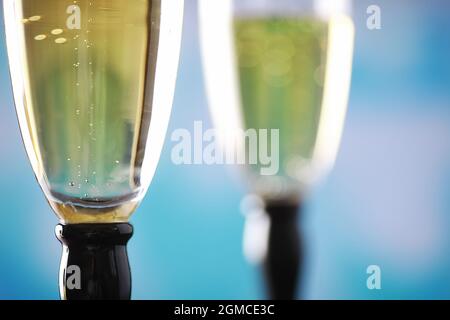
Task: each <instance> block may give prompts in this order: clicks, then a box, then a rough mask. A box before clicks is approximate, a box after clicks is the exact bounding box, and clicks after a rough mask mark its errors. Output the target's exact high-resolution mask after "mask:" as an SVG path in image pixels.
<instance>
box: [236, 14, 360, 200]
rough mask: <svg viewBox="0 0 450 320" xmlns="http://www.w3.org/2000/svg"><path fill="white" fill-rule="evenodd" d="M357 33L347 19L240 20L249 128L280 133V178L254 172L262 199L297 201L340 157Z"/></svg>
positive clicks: (243, 102)
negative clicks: (354, 40)
mask: <svg viewBox="0 0 450 320" xmlns="http://www.w3.org/2000/svg"><path fill="white" fill-rule="evenodd" d="M353 37H354V28H353V23H352V21H351V20H350V19H349V18H348V17H347V16H344V15H336V16H333V17H332V18H331V19H330V20H329V21H328V20H321V19H313V18H308V17H299V18H296V17H278V16H275V17H263V18H260V17H256V18H251V17H250V18H249V17H243V18H237V19H235V21H234V39H235V48H236V52H235V53H236V58H237V63H238V77H239V89H240V92H239V93H240V102H241V106H242V110H243V112H242V116H243V122H244V127H245V128H256V129H278V130H279V145H278V146H274V145H273V141H271V140H269V142H268V144H269V145H270V148H269V150H274V149H278V150H279V171H278V173H277V174H276V175H275V176H261V175H260V174H259V173H260V172H261V171H260V169H261V164H260V163H258V164H256V165H253V166H250V168H251V170H250V171H251V172H252V173H253V174H252V177H253V178H254V179H253V180H254V181H255V182H254V188H255V192H257V193H260V194H261V195H263V196H264V197H266V198H274V199H277V198H292V199H296V198H297V197H298V193H299V192H300V191H301V190H302V188H304V186H308V184H309V183H311V182H313V181H314V179H315V178H316V177H318V176H320V174H322V172H325V171H326V170H328V169H329V168H330V167H331V166H332V164H333V162H334V159H335V157H336V153H337V150H338V147H339V142H340V137H341V132H342V129H343V123H344V119H345V113H346V108H347V99H348V91H349V87H350V75H351V60H352V52H353Z"/></svg>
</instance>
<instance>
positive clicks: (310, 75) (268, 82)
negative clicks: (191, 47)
mask: <svg viewBox="0 0 450 320" xmlns="http://www.w3.org/2000/svg"><path fill="white" fill-rule="evenodd" d="M350 13H351V2H350V1H348V0H295V1H294V0H277V1H271V0H224V1H221V2H220V3H218V2H217V1H214V2H213V1H209V0H200V2H199V19H200V38H201V47H202V58H203V67H204V75H205V83H206V90H207V95H208V100H209V107H210V113H211V116H212V119H213V122H214V125H215V127H216V128H217V129H218V131H219V138H220V142H221V145H222V148H223V150H225V151H227V154H228V152H230V153H232V152H233V150H234V152H241V153H244V154H246V155H247V158H246V160H247V162H249V161H250V159H251V155H250V151H249V149H251V147H249V146H248V145H247V144H246V142H247V140H245V136H244V137H243V136H242V132H243V130H248V129H257V130H260V129H268V130H273V129H275V130H276V132H277V135H274V136H271V138H270V139H269V138H267V140H266V141H265V142H266V143H267V144H268V145H269V147H270V148H268V149H269V150H272V151H276V154H277V155H278V157H276V158H275V160H278V167H277V169H278V170H276V171H275V172H273V173H270V174H267V173H264V170H263V169H264V168H265V164H264V162H263V161H261V159H259V160H258V161H256V162H252V163H247V165H246V166H245V167H244V170H243V177H245V178H246V180H247V181H248V182H249V190H250V196H247V197H246V198H245V201H243V207H244V210H245V211H246V215H247V222H246V227H245V231H244V232H245V234H244V250H245V251H246V253H247V256H248V257H249V258H251V259H253V260H256V261H259V262H263V265H264V270H265V275H266V279H267V287H268V289H269V295H270V297H271V298H273V299H292V298H294V297H295V296H296V292H297V287H296V284H297V282H298V277H299V272H300V270H301V262H302V254H301V252H302V248H301V236H300V234H299V230H298V229H297V215H298V212H299V211H301V206H302V202H303V199H304V198H305V197H306V196H307V194H308V192H309V190H310V189H311V187H312V186H313V185H314V184H315V183H316V182H317V181H319V180H320V178H322V177H323V176H325V175H326V174H327V172H328V171H329V170H330V169H331V168H332V166H333V163H334V161H335V158H336V154H337V151H338V147H339V143H340V138H341V133H342V129H343V125H344V119H345V114H346V108H347V100H348V92H349V88H350V80H351V69H352V54H353V39H354V26H353V22H352V20H351V18H350ZM236 132H238V133H236ZM259 146H260V147H261V141H259ZM236 150H238V151H236ZM272 155H273V154H272ZM250 162H251V161H250ZM266 169H267V168H266Z"/></svg>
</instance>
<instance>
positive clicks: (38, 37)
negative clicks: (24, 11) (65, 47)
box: [22, 16, 67, 44]
mask: <svg viewBox="0 0 450 320" xmlns="http://www.w3.org/2000/svg"><path fill="white" fill-rule="evenodd" d="M41 19H42V17H41V16H31V17H29V18H24V19H22V23H24V24H29V23H35V22H38V21H41ZM63 32H64V30H63V29H60V28H56V29H53V30H50V35H53V36H56V37H57V38H55V40H54V41H55V43H56V44H64V43H66V42H67V39H66V38H64V37H58V36H59V35H61V34H63ZM48 37H49V36H48V35H47V34H44V33H42V34H38V35H36V36H35V37H34V40H36V41H42V40H45V39H47V38H48Z"/></svg>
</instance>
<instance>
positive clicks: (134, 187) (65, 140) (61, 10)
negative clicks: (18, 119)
mask: <svg viewBox="0 0 450 320" xmlns="http://www.w3.org/2000/svg"><path fill="white" fill-rule="evenodd" d="M15 10H16V12H15V14H16V18H17V24H18V28H20V29H21V30H22V32H20V34H21V35H22V36H23V38H22V39H18V40H19V41H20V42H21V46H20V48H22V51H23V52H20V54H21V55H22V59H23V64H24V66H25V72H24V73H25V74H24V75H23V77H24V83H25V92H24V95H25V97H24V100H25V106H24V108H25V114H26V120H27V121H26V122H27V123H26V124H24V123H21V126H24V125H26V126H27V127H28V131H29V136H25V135H24V137H23V138H24V140H26V139H30V140H31V143H32V146H33V148H32V152H33V153H34V156H35V158H36V162H37V163H36V165H35V166H34V169H35V172H36V175H37V178H38V180H39V182H40V184H41V187H42V189H43V190H44V192H45V193H46V196H47V199H48V200H49V202H50V204H51V206H52V208H53V209H54V210H55V212H56V213H57V215H58V216H59V218H60V219H61V221H62V222H64V223H94V222H122V221H127V220H128V218H129V216H130V215H131V213H132V212H133V211H134V209H135V208H136V206H137V202H138V200H139V197H140V194H141V192H142V190H141V183H140V171H141V165H142V157H143V152H144V148H145V140H146V138H147V131H148V122H149V121H150V120H149V118H150V114H151V110H150V107H148V106H146V105H144V95H145V93H146V92H145V87H146V82H147V81H149V79H148V78H149V75H148V70H152V65H151V64H154V63H155V60H154V59H152V58H148V57H149V56H150V57H152V56H154V54H153V55H152V52H153V53H154V52H156V48H153V47H151V46H150V45H149V43H150V37H152V38H155V37H156V38H157V37H158V32H159V14H160V6H159V1H152V0H126V1H124V0H78V1H63V0H40V1H36V0H15ZM77 23H78V25H77ZM152 43H153V42H152ZM155 43H157V42H155ZM156 46H157V45H156ZM149 51H150V53H149ZM149 64H150V67H148V65H149ZM150 76H151V75H150ZM28 152H30V151H29V150H28Z"/></svg>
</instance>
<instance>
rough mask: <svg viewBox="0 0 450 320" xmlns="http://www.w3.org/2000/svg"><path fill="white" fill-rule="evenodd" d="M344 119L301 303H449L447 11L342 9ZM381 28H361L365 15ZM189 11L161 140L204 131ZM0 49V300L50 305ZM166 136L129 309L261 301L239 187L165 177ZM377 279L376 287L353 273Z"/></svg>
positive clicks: (53, 257) (211, 178)
mask: <svg viewBox="0 0 450 320" xmlns="http://www.w3.org/2000/svg"><path fill="white" fill-rule="evenodd" d="M355 2H356V6H355V8H354V19H355V23H356V28H357V34H356V48H355V59H354V74H353V84H352V92H351V97H350V104H349V113H348V117H347V122H346V126H345V132H344V136H343V141H342V147H341V150H340V153H339V156H338V159H337V162H336V166H335V169H334V170H333V172H332V173H331V174H330V175H329V177H328V178H327V179H326V180H325V181H324V182H323V183H321V184H320V185H319V186H317V187H316V188H315V190H314V191H313V193H312V196H311V199H310V201H309V203H308V206H307V210H306V212H305V214H304V216H303V219H302V221H301V227H302V228H303V230H304V232H305V235H306V240H307V261H306V269H307V270H306V274H305V284H304V287H303V297H304V298H307V299H315V298H331V299H348V298H353V299H379V298H386V299H396V298H404V299H417V298H425V299H442V298H450V272H449V270H450V258H449V253H450V236H449V232H448V231H449V230H450V216H449V213H450V200H449V197H448V194H449V192H450V59H449V57H450V36H449V34H450V19H449V15H450V13H449V12H450V11H449V8H450V5H449V4H448V1H444V0H433V1H427V2H424V1H419V0H415V1H413V0H408V1H406V0H404V1H400V0H398V1H381V0H378V1H370V2H369V1H365V0H358V1H355ZM370 4H378V5H379V6H380V7H381V9H382V29H381V30H376V31H369V30H368V29H367V28H366V18H367V14H366V8H367V7H368V6H369V5H370ZM196 10H197V8H196V1H194V0H186V12H185V22H184V37H183V43H182V55H181V62H180V69H179V77H178V83H177V90H176V94H175V101H174V108H173V113H172V118H171V123H170V128H169V134H170V132H171V131H172V130H174V129H177V128H187V129H192V127H193V121H195V120H203V121H205V126H210V121H209V116H208V111H207V104H206V99H205V94H204V89H203V78H202V71H201V61H200V55H199V48H198V30H197V28H198V25H197V13H196ZM1 31H2V32H0V34H1V42H0V83H1V84H2V85H1V86H0V168H1V173H0V201H1V203H2V206H1V209H0V215H1V230H0V299H58V298H59V296H58V284H57V274H58V268H59V260H60V254H61V248H60V244H59V243H58V241H57V240H56V239H55V237H54V231H53V230H54V226H55V224H56V223H57V219H56V217H55V216H54V214H52V212H51V210H50V208H49V206H48V205H47V203H46V201H45V199H44V196H43V194H42V192H41V190H40V189H39V187H38V184H37V183H36V181H35V179H34V175H33V172H32V170H31V167H30V165H29V163H28V160H27V158H26V155H25V151H24V148H23V146H22V142H21V138H20V133H19V129H18V125H17V121H16V116H15V111H14V104H13V99H12V94H11V86H10V81H9V74H8V64H7V57H6V50H5V43H4V35H3V30H1ZM172 145H173V143H172V142H171V141H170V139H167V142H166V145H165V148H164V152H163V154H162V156H161V161H160V164H159V167H158V171H157V173H156V176H155V178H154V180H153V182H152V185H151V187H150V189H149V191H148V194H147V197H146V198H145V200H144V202H143V203H142V205H141V206H140V208H139V209H138V210H137V212H136V213H135V215H134V216H133V218H132V223H133V224H134V226H135V235H134V237H133V239H132V240H131V242H130V243H129V246H128V248H129V255H130V261H131V265H132V270H133V298H135V299H166V298H171V299H219V298H220V299H234V298H236V299H254V298H263V297H264V291H263V288H262V285H261V282H260V280H261V279H260V274H259V270H258V268H257V267H255V266H251V265H249V264H248V263H247V262H246V261H245V259H244V257H243V255H242V249H241V242H242V229H243V223H244V220H243V216H242V215H241V214H240V211H239V203H240V200H241V198H242V196H243V195H244V189H243V187H242V186H241V184H240V183H239V181H238V180H237V179H235V177H232V176H230V172H229V170H227V168H225V167H222V166H175V165H174V164H172V162H171V160H170V149H171V147H172ZM371 264H376V265H379V266H380V267H381V269H382V290H379V291H370V290H368V289H367V287H366V279H367V274H366V268H367V266H369V265H371Z"/></svg>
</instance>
